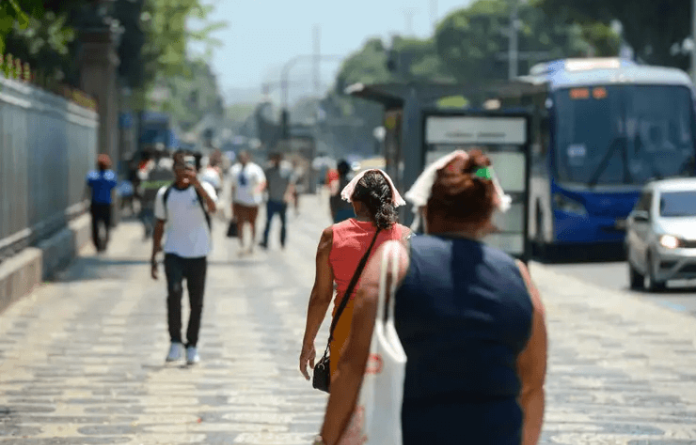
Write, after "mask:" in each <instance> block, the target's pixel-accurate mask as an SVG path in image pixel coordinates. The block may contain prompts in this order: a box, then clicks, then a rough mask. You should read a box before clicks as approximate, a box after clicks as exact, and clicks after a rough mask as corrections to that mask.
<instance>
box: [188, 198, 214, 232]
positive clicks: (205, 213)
mask: <svg viewBox="0 0 696 445" xmlns="http://www.w3.org/2000/svg"><path fill="white" fill-rule="evenodd" d="M193 190H195V192H196V196H197V197H198V204H200V205H201V210H203V215H205V222H206V223H208V230H213V226H212V223H211V221H210V214H208V211H207V210H206V209H205V204H203V197H202V196H201V194H200V193H198V190H196V189H195V188H194V189H193Z"/></svg>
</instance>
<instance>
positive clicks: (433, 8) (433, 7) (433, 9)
mask: <svg viewBox="0 0 696 445" xmlns="http://www.w3.org/2000/svg"><path fill="white" fill-rule="evenodd" d="M694 1H696V0H694ZM430 21H431V22H432V24H433V33H434V32H435V30H436V29H437V0H430Z"/></svg>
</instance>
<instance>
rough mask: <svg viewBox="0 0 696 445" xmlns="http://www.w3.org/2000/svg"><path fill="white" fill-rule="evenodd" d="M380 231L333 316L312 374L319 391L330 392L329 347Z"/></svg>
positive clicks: (314, 384) (315, 386) (314, 385)
mask: <svg viewBox="0 0 696 445" xmlns="http://www.w3.org/2000/svg"><path fill="white" fill-rule="evenodd" d="M380 231H381V229H379V228H378V229H377V232H375V236H374V237H373V238H372V243H370V247H368V249H367V252H365V255H363V257H362V258H361V259H360V263H358V268H357V269H356V270H355V273H354V274H353V278H351V280H350V283H349V284H348V288H347V289H346V293H345V294H344V295H343V299H342V300H341V304H340V305H339V306H338V309H337V310H336V315H335V316H334V317H333V320H331V329H330V331H329V341H328V343H327V345H326V350H325V351H324V356H323V357H322V358H321V360H319V362H317V364H316V365H314V374H313V375H312V386H313V387H314V388H315V389H318V390H319V391H324V392H329V386H330V385H331V366H330V365H331V356H330V355H329V347H330V346H331V342H332V341H333V335H334V330H335V329H336V325H337V324H338V320H339V319H340V318H341V314H343V310H344V309H345V308H346V305H348V301H349V300H350V295H351V294H352V293H353V290H354V289H355V286H356V285H357V284H358V280H359V279H360V275H362V272H363V269H365V264H367V259H368V258H369V257H370V252H372V248H373V247H374V246H375V242H376V241H377V235H379V232H380Z"/></svg>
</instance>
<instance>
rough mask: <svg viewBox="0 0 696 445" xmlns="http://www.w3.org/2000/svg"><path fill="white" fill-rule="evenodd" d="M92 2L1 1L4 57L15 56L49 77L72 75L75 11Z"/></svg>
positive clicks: (0, 51) (0, 40) (1, 51)
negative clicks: (72, 24)
mask: <svg viewBox="0 0 696 445" xmlns="http://www.w3.org/2000/svg"><path fill="white" fill-rule="evenodd" d="M91 1H92V0H62V1H60V0H45V1H41V0H4V1H0V54H12V56H13V57H15V58H19V59H21V60H22V61H24V62H28V63H29V64H30V65H31V68H32V70H34V71H37V70H39V71H41V72H42V73H43V74H44V75H45V76H46V77H47V78H49V79H56V80H64V79H65V78H66V77H68V76H69V75H70V74H71V71H72V67H71V49H72V48H71V42H73V40H74V39H75V37H76V34H75V32H74V30H73V29H72V26H71V22H72V20H73V19H74V18H75V10H76V9H77V8H79V7H80V6H82V5H84V4H89V3H91Z"/></svg>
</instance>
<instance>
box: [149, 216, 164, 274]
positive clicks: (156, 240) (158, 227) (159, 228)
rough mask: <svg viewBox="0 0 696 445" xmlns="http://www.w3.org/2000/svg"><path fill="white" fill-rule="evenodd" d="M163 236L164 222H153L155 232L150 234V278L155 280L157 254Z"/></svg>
mask: <svg viewBox="0 0 696 445" xmlns="http://www.w3.org/2000/svg"><path fill="white" fill-rule="evenodd" d="M163 235H164V220H161V219H158V220H157V221H156V222H155V231H154V233H153V234H152V258H151V260H150V262H151V264H152V278H153V279H155V280H156V279H157V275H158V274H157V254H158V253H159V252H160V251H161V250H162V236H163Z"/></svg>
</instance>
